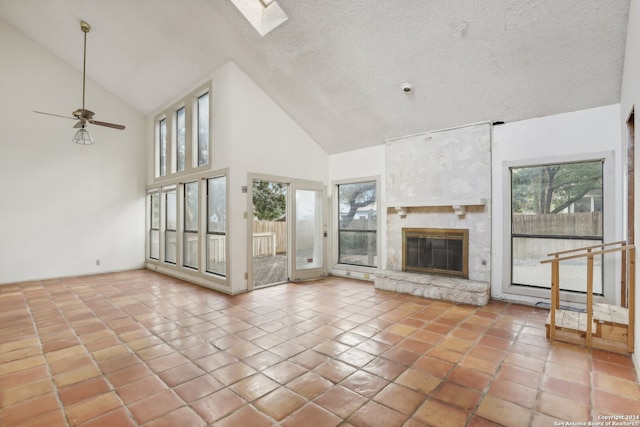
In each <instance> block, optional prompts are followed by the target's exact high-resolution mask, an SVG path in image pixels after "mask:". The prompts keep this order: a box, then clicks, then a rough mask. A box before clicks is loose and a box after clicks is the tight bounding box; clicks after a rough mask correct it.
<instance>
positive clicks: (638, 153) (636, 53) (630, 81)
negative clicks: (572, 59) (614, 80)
mask: <svg viewBox="0 0 640 427" xmlns="http://www.w3.org/2000/svg"><path fill="white" fill-rule="evenodd" d="M639 106H640V1H638V0H631V2H630V7H629V24H628V27H627V46H626V50H625V56H624V73H623V77H622V92H621V96H620V120H619V124H620V128H621V129H622V132H623V133H622V134H623V135H624V136H625V137H624V138H622V140H623V144H624V145H626V132H627V131H626V122H627V119H628V117H629V114H630V113H631V111H633V108H634V107H635V108H636V109H638V107H639ZM636 113H637V112H636ZM639 136H640V132H639V131H638V120H637V118H636V120H635V144H636V150H635V159H634V162H635V165H636V169H637V167H638V165H640V150H639V149H638V148H637V146H638V141H640V138H639ZM635 189H636V198H635V207H634V210H635V212H636V215H635V224H634V225H635V232H636V235H635V239H634V240H635V242H636V244H637V243H638V242H640V235H639V233H640V215H639V214H638V213H640V197H638V196H637V194H639V192H638V189H640V174H639V173H636V175H635ZM637 265H638V263H637V262H636V278H638V277H640V275H639V274H638V273H639V272H638V269H637ZM636 283H638V280H637V279H636ZM635 306H636V322H635V343H636V352H635V353H634V360H635V362H636V368H637V369H638V370H640V316H638V310H639V309H640V292H638V290H637V286H636V304H635Z"/></svg>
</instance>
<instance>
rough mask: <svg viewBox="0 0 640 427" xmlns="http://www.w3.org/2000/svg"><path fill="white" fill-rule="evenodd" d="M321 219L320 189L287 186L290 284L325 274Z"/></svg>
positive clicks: (322, 196)
mask: <svg viewBox="0 0 640 427" xmlns="http://www.w3.org/2000/svg"><path fill="white" fill-rule="evenodd" d="M325 216H326V212H325V194H324V185H322V184H321V183H317V184H314V183H305V184H298V183H294V184H292V185H291V233H290V234H289V235H290V236H291V244H290V247H291V249H292V250H291V252H290V253H289V259H290V270H289V271H290V272H291V274H290V276H289V279H290V280H292V281H298V280H306V279H315V278H318V277H322V276H324V275H325V274H326V240H327V225H326V224H327V222H326V219H325Z"/></svg>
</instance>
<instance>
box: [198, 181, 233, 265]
mask: <svg viewBox="0 0 640 427" xmlns="http://www.w3.org/2000/svg"><path fill="white" fill-rule="evenodd" d="M222 178H224V188H225V197H224V199H225V200H224V215H225V220H224V230H223V231H211V230H210V229H209V224H210V217H211V212H210V208H211V204H210V199H209V196H210V194H209V182H210V181H211V180H216V179H222ZM205 182H206V187H205V192H206V202H205V205H206V206H205V208H206V220H205V223H206V228H205V254H206V255H205V256H206V261H205V265H204V269H205V271H206V272H207V273H210V274H214V275H216V276H220V277H227V271H228V268H229V265H228V264H229V263H228V259H229V253H228V252H229V251H228V248H229V241H228V239H227V234H228V228H229V226H228V221H229V214H228V209H229V178H228V176H227V175H218V176H212V177H209V178H207V179H206V180H205ZM210 236H223V237H224V241H225V244H224V259H225V267H224V273H220V272H219V271H213V270H210V269H209V239H210Z"/></svg>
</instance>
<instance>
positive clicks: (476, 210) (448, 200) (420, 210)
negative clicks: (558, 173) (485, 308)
mask: <svg viewBox="0 0 640 427" xmlns="http://www.w3.org/2000/svg"><path fill="white" fill-rule="evenodd" d="M385 161H386V165H385V166H386V184H387V188H386V190H387V191H386V202H385V203H384V207H386V209H387V233H386V243H387V245H386V246H387V253H386V255H387V257H386V269H385V270H382V271H379V272H378V273H376V277H375V281H374V283H375V286H376V288H379V289H386V290H392V291H396V292H403V293H409V294H413V295H420V296H425V297H429V298H436V299H444V300H448V301H454V302H461V303H468V304H474V305H484V304H486V303H487V302H488V300H489V295H490V279H491V272H490V266H491V125H490V124H488V123H486V124H480V125H472V126H465V127H460V128H455V129H449V130H444V131H438V132H431V133H425V134H420V135H412V136H409V137H405V138H400V139H395V140H390V141H387V142H386V145H385ZM409 230H411V231H410V232H409V234H410V236H412V235H413V237H410V239H415V240H410V241H409V243H407V241H406V235H407V232H408V231H409ZM416 230H420V231H417V236H418V237H416V234H415V233H416ZM433 230H438V232H437V233H439V234H435V235H432V236H430V237H427V238H424V236H425V231H429V232H432V231H433ZM460 231H462V235H460ZM447 232H451V233H452V234H450V235H446V234H447ZM412 233H413V234H412ZM456 233H458V234H457V235H456ZM427 234H428V233H427ZM432 234H434V233H432ZM420 236H422V237H420ZM445 241H446V242H445ZM451 241H453V242H451ZM465 242H466V243H465ZM434 244H435V246H436V247H435V248H434ZM407 246H408V247H407ZM452 249H456V250H457V249H460V250H459V251H458V253H459V254H458V255H453V252H455V251H452ZM414 252H418V253H419V256H418V258H416V255H415V254H414ZM460 252H461V253H460ZM407 261H409V264H410V267H409V268H407ZM411 264H417V265H411Z"/></svg>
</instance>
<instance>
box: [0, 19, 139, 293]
mask: <svg viewBox="0 0 640 427" xmlns="http://www.w3.org/2000/svg"><path fill="white" fill-rule="evenodd" d="M89 66H90V65H89ZM0 76H2V78H1V79H0V94H1V95H0V96H1V97H2V102H1V103H0V182H1V183H2V184H1V185H2V193H1V194H2V198H1V199H0V200H1V202H0V236H2V237H1V243H0V284H4V283H13V282H19V281H30V280H36V279H43V278H53V277H63V276H72V275H84V274H92V273H100V272H107V271H116V270H125V269H132V268H139V267H142V266H143V264H144V238H145V236H144V184H145V167H144V165H145V163H146V159H145V155H146V152H145V145H144V140H145V120H144V117H143V116H142V115H140V114H139V113H137V112H136V111H134V110H133V109H131V108H130V107H129V106H127V105H126V104H124V103H123V102H121V101H120V100H119V99H117V98H116V97H114V96H113V95H111V94H110V93H107V92H105V91H104V90H103V89H101V88H100V87H98V86H97V85H95V84H94V83H93V82H91V81H87V89H86V91H87V105H86V107H87V108H88V109H91V110H93V111H95V112H96V118H97V119H98V120H103V121H107V122H115V123H122V124H124V125H126V126H127V129H126V130H124V131H120V130H114V129H108V128H103V127H99V126H90V128H89V131H90V132H91V135H92V136H93V138H94V139H95V141H96V143H95V145H92V146H79V145H76V144H73V143H71V138H72V137H73V135H74V133H75V131H76V129H73V128H72V126H73V125H74V122H73V121H72V120H65V119H63V118H56V117H50V116H45V115H40V114H35V113H33V110H39V111H46V112H51V113H55V114H61V115H68V116H70V115H71V112H72V111H74V110H75V109H77V108H80V107H81V104H82V74H81V72H78V71H76V70H74V69H72V68H71V67H70V66H68V65H67V64H65V63H64V62H62V61H61V60H59V59H58V58H56V57H54V56H52V55H51V54H50V53H48V52H47V51H46V50H45V49H43V48H42V47H41V46H39V45H37V44H35V43H34V42H32V41H31V40H30V39H28V38H26V37H25V36H24V35H23V34H22V33H20V32H19V31H18V30H17V29H15V28H14V27H12V26H10V25H9V24H7V23H6V22H5V21H3V20H0ZM98 259H99V260H100V265H99V266H98V265H96V260H98Z"/></svg>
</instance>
